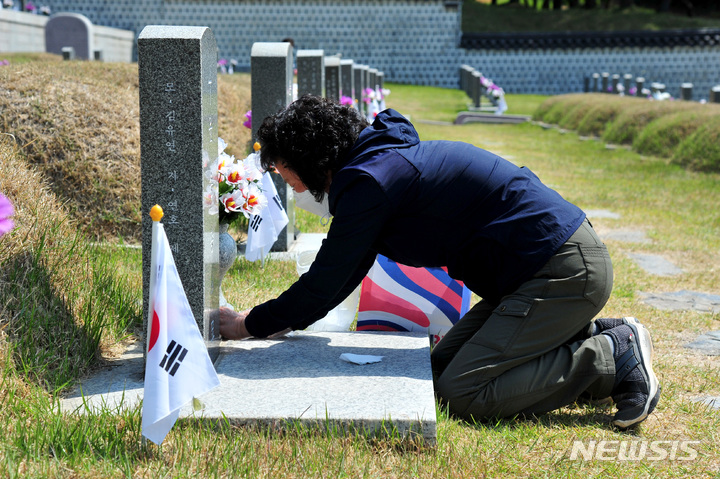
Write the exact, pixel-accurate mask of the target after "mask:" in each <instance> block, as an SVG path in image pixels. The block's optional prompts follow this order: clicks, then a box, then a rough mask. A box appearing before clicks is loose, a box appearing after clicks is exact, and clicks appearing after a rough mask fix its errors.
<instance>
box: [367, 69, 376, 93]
mask: <svg viewBox="0 0 720 479" xmlns="http://www.w3.org/2000/svg"><path fill="white" fill-rule="evenodd" d="M377 74H378V70H377V68H370V69H368V77H369V78H368V81H369V82H370V85H369V87H370V88H372V89H373V90H374V89H375V88H376V87H377Z"/></svg>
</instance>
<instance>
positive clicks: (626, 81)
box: [623, 73, 633, 95]
mask: <svg viewBox="0 0 720 479" xmlns="http://www.w3.org/2000/svg"><path fill="white" fill-rule="evenodd" d="M632 78H633V76H632V73H626V74H624V75H623V86H624V87H625V94H626V95H628V94H629V93H630V88H631V84H632Z"/></svg>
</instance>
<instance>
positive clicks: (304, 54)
mask: <svg viewBox="0 0 720 479" xmlns="http://www.w3.org/2000/svg"><path fill="white" fill-rule="evenodd" d="M179 59H182V61H179ZM217 61H218V49H217V43H216V40H215V36H214V34H213V33H212V31H211V30H210V29H209V28H207V27H185V26H147V27H145V28H144V29H143V31H142V32H141V33H140V35H139V37H138V75H139V90H140V146H141V177H142V199H141V203H142V212H143V218H142V231H143V234H142V238H143V242H142V250H143V255H142V256H143V311H144V313H145V314H144V318H145V319H146V320H147V317H148V315H147V313H148V304H149V284H150V262H151V259H150V257H151V254H150V251H151V238H152V233H151V231H152V220H151V219H150V217H149V215H148V214H147V213H148V212H149V211H150V208H151V207H152V206H153V205H155V204H158V205H160V206H161V207H162V208H163V210H164V211H165V216H164V219H163V224H164V227H165V231H166V234H167V237H168V241H169V243H170V248H171V250H172V251H173V254H174V256H175V261H176V266H177V270H178V274H179V276H180V279H181V281H182V284H183V286H184V288H185V292H186V295H187V297H188V302H189V303H190V307H191V309H192V311H193V314H194V316H195V318H196V320H197V322H198V326H199V328H200V331H202V332H203V336H204V338H205V341H206V343H207V345H208V349H209V351H210V354H211V357H213V359H215V358H216V357H217V355H218V341H219V325H218V324H217V321H216V318H215V317H214V315H213V314H211V313H212V312H213V311H214V310H217V308H218V300H219V273H218V272H219V267H218V261H219V253H218V244H219V236H218V231H219V222H218V216H217V214H212V212H211V210H210V208H208V205H205V204H204V201H203V197H204V193H205V192H207V191H209V190H211V189H212V188H213V187H214V188H217V185H216V184H215V185H213V183H212V181H211V178H212V176H213V175H212V171H211V168H212V167H213V165H214V164H215V162H216V160H217V157H218V134H219V132H218V130H217V126H218V121H217V119H218V101H219V99H218V92H217ZM250 73H251V105H252V116H253V119H255V121H253V122H252V137H253V138H257V131H258V129H259V127H260V125H261V123H262V120H263V119H264V118H266V117H268V116H270V115H273V114H275V113H277V112H278V111H280V110H281V109H283V108H285V107H286V106H287V105H289V104H290V103H291V101H292V99H293V78H294V74H293V73H294V72H293V51H292V45H291V44H290V43H286V42H277V43H255V44H253V46H252V52H251V72H250ZM366 74H367V76H366ZM356 75H357V76H356ZM344 78H345V80H344ZM382 78H383V75H382V73H381V72H374V71H372V69H370V68H369V67H367V66H365V65H355V64H354V63H352V62H351V61H347V60H341V59H340V58H339V57H338V56H334V57H326V56H324V53H323V51H322V50H305V51H303V50H300V51H299V52H298V94H304V93H312V94H318V95H321V96H327V97H328V98H333V99H340V98H341V96H342V95H344V94H346V93H345V92H348V93H350V95H352V96H353V97H354V98H358V97H357V96H355V95H356V92H359V91H360V92H361V91H362V90H363V89H364V88H365V87H367V86H370V85H373V84H374V85H373V86H374V87H378V88H381V87H382V81H383V80H382ZM356 79H357V82H356ZM350 95H348V96H350ZM359 103H360V104H362V103H363V102H362V101H360V102H359ZM273 180H274V181H275V182H276V185H275V186H276V188H277V191H278V196H279V198H278V199H279V201H280V202H281V203H282V205H283V206H284V207H285V210H286V211H287V213H288V219H289V223H288V226H287V227H286V228H285V229H284V230H283V231H282V232H281V234H280V236H279V238H278V240H277V242H276V243H275V246H274V247H273V249H274V250H276V251H278V250H279V251H287V250H288V249H289V248H290V246H291V245H292V242H293V241H294V239H295V231H294V226H293V225H294V215H293V210H294V203H293V198H292V191H291V189H290V188H289V187H288V186H287V185H286V184H285V183H284V182H283V180H282V178H280V177H279V175H273ZM216 196H217V195H216Z"/></svg>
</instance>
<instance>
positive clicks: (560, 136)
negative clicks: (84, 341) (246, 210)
mask: <svg viewBox="0 0 720 479" xmlns="http://www.w3.org/2000/svg"><path fill="white" fill-rule="evenodd" d="M390 88H391V90H392V93H391V95H390V96H389V97H388V106H390V107H393V108H395V109H397V110H398V111H400V112H401V113H403V114H405V115H407V116H409V117H411V118H413V119H414V120H435V121H444V122H449V121H451V119H453V118H454V115H455V114H456V113H457V111H459V110H462V109H464V108H465V103H466V101H467V100H466V98H464V97H463V96H462V95H459V94H458V92H457V91H456V90H449V89H438V88H422V87H411V86H403V85H391V86H390ZM543 99H544V98H542V97H523V96H516V95H510V96H508V104H509V106H510V111H509V113H531V112H532V111H533V110H534V109H535V107H537V106H538V105H539V104H540V103H541V102H542V100H543ZM415 126H416V127H417V130H418V132H419V134H420V136H421V138H422V139H424V140H432V139H449V140H460V141H467V142H470V143H474V144H476V145H478V146H480V147H483V148H486V149H489V150H491V151H494V152H496V153H498V154H500V155H503V156H505V157H506V158H508V159H509V160H511V161H513V162H515V163H516V164H519V165H525V166H528V167H530V168H531V169H532V170H533V171H534V172H535V173H536V174H538V176H539V177H540V178H541V179H542V180H543V181H544V182H545V183H546V184H548V185H550V186H551V187H553V188H555V189H556V190H558V191H559V192H560V193H561V194H562V195H564V196H565V197H566V198H567V199H568V200H570V201H572V202H574V203H576V204H577V205H579V206H580V207H582V208H584V209H608V210H611V211H613V212H616V213H618V214H619V215H620V219H605V218H598V219H593V224H594V225H595V227H596V229H597V230H598V231H599V232H600V233H601V234H604V233H606V232H609V231H612V230H618V229H641V230H643V231H644V232H645V233H646V234H647V236H648V237H649V238H651V240H652V243H649V244H633V243H621V242H617V241H611V240H608V242H607V243H608V248H609V250H610V253H611V256H612V258H613V263H614V269H615V286H614V294H613V296H612V297H611V299H610V301H609V303H608V305H607V306H606V308H605V310H604V313H603V314H605V315H608V316H622V315H630V314H632V315H636V316H638V317H640V318H641V319H642V321H643V322H644V323H645V324H647V325H648V326H649V327H650V328H651V331H652V332H653V337H654V340H655V344H656V358H655V369H656V371H657V373H658V375H659V376H660V379H661V381H662V383H663V390H664V392H663V396H662V399H661V402H660V404H659V406H658V409H657V412H656V413H655V414H653V415H652V416H651V417H650V418H649V419H648V420H647V421H646V422H645V423H643V425H642V426H641V427H640V428H639V429H638V430H636V431H634V432H630V433H619V432H618V431H615V430H613V429H612V428H610V427H609V420H610V417H611V415H612V414H613V409H612V408H611V407H609V406H590V405H572V406H569V407H566V408H562V409H560V410H558V411H555V412H552V413H549V414H545V415H543V416H541V417H538V418H527V419H512V418H511V419H503V420H497V421H492V422H488V423H479V424H468V423H465V422H461V421H457V420H455V419H453V418H449V417H448V416H447V415H446V414H445V413H444V412H443V411H438V444H437V447H436V448H431V447H427V446H424V445H421V444H415V443H412V442H403V441H401V440H400V439H399V438H398V437H393V436H391V437H389V438H385V439H383V438H377V437H367V436H364V435H343V434H340V433H339V432H337V431H335V430H333V429H332V428H329V429H327V430H323V429H315V428H306V427H303V426H301V425H295V426H294V427H290V428H289V429H287V428H286V429H284V430H281V429H275V428H256V427H237V426H232V425H230V424H227V423H223V422H220V423H218V424H209V423H207V422H202V421H197V420H183V421H180V422H179V423H178V424H177V425H176V426H175V428H174V429H173V430H172V431H171V432H170V434H169V435H168V437H167V438H166V441H165V442H164V444H163V446H162V447H156V446H154V445H152V444H146V445H143V444H142V443H141V441H140V413H139V409H132V410H123V411H107V412H104V413H100V414H94V415H89V416H76V415H74V414H63V413H61V412H59V409H58V402H57V401H58V397H59V395H58V394H57V393H56V389H57V388H58V387H61V386H64V385H66V384H67V381H68V380H69V381H71V382H73V381H75V380H77V379H78V376H80V375H82V374H84V373H85V372H86V371H87V369H88V368H89V367H91V366H93V365H98V360H97V353H98V351H99V350H98V349H97V348H95V349H93V348H89V349H85V348H84V347H83V346H81V344H80V342H79V341H80V339H79V338H80V337H81V336H82V335H80V336H77V335H75V333H76V332H78V331H82V332H83V334H84V335H87V336H89V337H91V338H92V337H93V333H92V328H93V326H92V323H93V321H94V318H95V316H97V317H98V319H97V321H99V322H98V323H96V324H97V326H95V328H101V329H102V331H101V332H100V333H99V334H97V333H96V334H95V335H94V337H98V336H99V337H100V338H101V340H100V344H101V348H100V350H101V351H104V352H105V353H106V354H108V353H110V352H112V351H113V345H114V344H118V345H119V344H122V342H123V341H124V340H126V339H127V334H128V332H130V333H133V332H135V333H136V334H137V332H138V328H137V323H138V322H139V319H138V318H137V317H136V315H137V311H138V308H139V301H140V299H141V295H142V292H141V285H140V277H141V273H140V271H141V266H140V263H141V261H140V251H139V250H137V249H129V248H123V247H102V248H91V247H90V246H89V245H87V244H86V243H84V240H82V238H81V237H78V238H77V239H76V237H75V234H74V231H73V228H71V227H70V226H72V225H70V224H68V223H67V220H66V218H67V216H66V215H64V214H63V213H62V211H63V210H62V208H60V206H58V205H55V206H52V204H51V199H50V198H51V196H49V193H47V195H48V196H43V197H42V198H40V195H39V194H38V193H37V192H36V191H32V192H29V191H27V190H28V189H27V188H26V187H25V185H26V182H28V181H33V182H34V184H35V183H37V180H36V177H33V176H31V174H32V172H30V171H29V170H28V171H26V170H21V169H20V168H21V166H20V164H19V163H12V161H16V160H17V155H9V156H8V155H7V150H5V152H6V156H2V155H1V154H2V153H3V149H2V148H0V160H2V161H0V187H1V188H2V191H3V192H4V193H7V194H9V195H10V196H11V197H12V198H14V199H15V201H16V205H19V204H20V203H22V208H19V209H18V225H19V229H18V231H17V232H15V233H13V235H11V236H6V237H3V238H0V289H2V288H4V291H6V294H8V296H5V297H3V300H4V302H3V306H6V305H7V304H8V301H10V302H12V301H15V302H17V304H22V305H24V306H22V307H13V308H7V307H2V308H0V313H1V315H0V365H1V366H0V368H2V369H0V371H1V373H0V374H1V376H0V383H2V387H1V388H0V436H2V437H3V441H1V442H0V476H3V477H352V478H355V477H368V478H376V477H382V478H411V477H413V478H414V477H420V478H446V477H457V478H475V477H618V478H625V477H671V478H672V477H676V478H684V477H693V478H696V477H701V478H702V477H718V471H719V470H720V446H718V444H719V443H720V441H719V440H718V439H720V438H719V437H718V431H720V413H718V412H717V411H712V410H709V409H708V408H707V407H705V406H703V405H701V404H699V403H697V402H694V401H693V400H692V398H693V397H695V396H699V395H715V396H717V395H720V364H719V363H718V361H717V360H716V359H714V358H712V357H706V356H702V355H700V354H697V353H695V352H692V351H689V350H686V349H684V348H683V347H682V344H683V343H684V342H687V341H688V340H689V339H691V338H692V337H694V335H696V334H698V333H700V332H704V331H709V330H718V329H720V314H717V313H714V314H713V313H700V312H692V311H662V310H657V309H654V308H652V307H650V306H648V305H645V304H644V303H642V302H641V301H640V296H639V294H638V293H639V292H641V291H652V292H662V291H677V290H681V289H689V290H697V291H704V292H708V293H713V294H720V292H719V291H718V286H717V285H718V284H720V258H719V257H718V255H717V252H718V251H720V211H718V208H717V192H718V191H720V175H718V174H716V173H697V172H693V171H690V170H687V169H685V168H683V167H681V166H679V165H675V164H668V161H667V160H665V159H662V158H658V157H653V156H641V155H639V154H637V153H635V152H633V151H628V150H626V149H622V148H619V149H607V148H606V147H605V143H604V142H601V141H595V140H585V141H584V140H583V139H581V138H580V137H579V136H578V135H577V134H576V133H572V132H566V133H563V132H562V131H560V130H556V129H547V130H546V129H542V128H540V127H539V126H536V125H534V124H531V123H525V124H522V125H481V124H469V125H462V126H452V125H449V124H448V125H444V124H428V123H423V122H422V121H416V124H415ZM17 161H19V160H17ZM3 168H4V169H3ZM12 175H15V176H14V177H13V176H12ZM22 195H24V196H22ZM21 197H22V198H24V199H22V200H21V199H20V198H21ZM33 204H36V205H42V207H39V208H35V210H32V208H30V206H31V205H33ZM53 208H59V209H57V210H56V209H53ZM46 213H47V214H46ZM34 217H37V218H39V219H38V220H37V226H33V224H32V222H31V220H32V218H34ZM302 221H306V223H304V224H305V225H306V226H305V228H307V229H308V230H310V229H313V228H316V226H315V225H314V222H313V220H312V219H307V218H305V219H303V220H302ZM430 227H431V226H430ZM632 252H645V253H654V254H661V255H663V256H665V257H667V258H668V259H670V260H671V261H673V262H675V263H676V264H677V265H679V266H681V267H682V268H683V269H684V270H685V273H683V274H681V275H678V276H673V277H659V276H653V275H650V274H648V273H646V272H644V270H642V269H640V268H639V267H637V265H635V263H634V262H633V261H631V260H630V259H629V257H628V253H632ZM19 258H27V261H28V262H27V263H24V262H23V263H14V261H18V260H19ZM21 268H22V269H21ZM13 274H14V275H16V276H9V275H13ZM20 275H24V276H23V277H24V278H26V279H24V280H23V281H21V282H20V284H21V285H23V287H24V288H26V289H28V290H32V288H40V289H41V290H42V291H44V292H43V294H42V295H37V294H35V293H33V294H20V293H13V292H12V291H14V290H13V289H12V288H13V287H14V286H13V285H14V284H15V283H14V282H11V281H10V278H16V279H17V278H19V277H20ZM296 277H297V274H296V272H295V266H294V264H293V263H292V262H283V261H278V260H268V261H267V262H266V264H265V266H264V267H263V266H262V265H261V264H260V263H259V262H257V263H249V262H247V261H244V260H242V259H240V260H239V261H238V262H237V263H236V264H235V265H234V266H233V268H231V270H230V271H229V273H228V274H227V276H226V280H225V281H224V282H223V289H224V291H225V293H226V296H227V298H228V300H229V301H230V303H232V304H234V305H235V306H236V307H237V308H246V307H251V306H252V305H254V304H257V303H259V302H261V301H265V300H267V299H271V298H273V297H275V296H276V295H278V294H279V293H281V292H282V291H283V290H284V289H285V288H287V287H288V286H289V285H290V284H292V282H293V281H294V280H295V278H296ZM78 278H81V279H78ZM14 281H15V282H17V281H16V280H14ZM7 291H10V293H7ZM48 295H50V297H49V298H46V299H43V298H45V297H46V296H48ZM93 295H105V296H106V299H103V300H98V302H96V303H93V305H92V307H89V306H84V304H85V302H87V301H88V299H89V298H91V297H92V296H93ZM33 308H34V309H35V310H39V309H44V310H45V311H44V315H43V318H45V319H44V321H46V324H47V325H41V326H40V327H39V329H40V332H36V331H35V328H37V327H38V326H36V325H35V324H31V323H22V322H21V323H18V318H17V317H16V315H17V314H18V312H20V311H22V312H24V313H23V314H27V315H28V316H30V315H31V313H32V311H33ZM47 310H50V312H48V311H47ZM96 311H104V313H103V314H102V315H96V314H95V312H96ZM100 316H103V317H104V319H102V320H101V319H99V318H100ZM35 317H39V316H38V315H36V316H35ZM123 318H125V319H123ZM23 324H24V325H25V326H23ZM48 327H53V328H60V331H56V330H52V329H47V328H48ZM69 333H73V334H69ZM31 334H39V336H29V338H25V337H24V336H25V335H31ZM65 336H68V337H70V338H71V339H70V340H69V341H68V340H67V339H63V338H65ZM75 341H78V342H77V343H75ZM93 341H95V340H91V344H95V343H93ZM69 344H74V345H75V346H76V347H74V348H73V347H69ZM33 345H35V346H37V347H36V348H35V349H34V351H35V352H36V353H37V354H38V356H39V359H37V363H38V364H33V365H31V366H32V367H26V366H24V365H25V364H28V363H29V362H30V359H31V358H30V356H31V353H32V352H33V348H32V346H33ZM40 346H42V348H43V349H45V350H47V351H48V352H42V351H38V349H40ZM43 355H46V356H43ZM67 355H71V356H72V358H73V360H74V361H79V362H80V363H81V364H82V367H80V368H77V369H67V368H64V370H65V371H66V372H65V373H64V374H63V375H60V374H55V373H53V374H49V373H48V372H47V371H51V370H54V368H56V364H55V363H61V362H62V358H63V357H65V356H67ZM50 363H52V364H50ZM36 371H40V373H38V372H36ZM43 371H45V372H43ZM39 377H42V378H45V379H43V380H38V378H39ZM238 394H242V391H238ZM626 439H627V440H640V441H644V440H647V441H653V440H682V439H690V440H697V441H700V445H699V447H698V454H699V456H698V458H697V459H696V460H694V461H677V460H675V461H673V460H670V459H665V460H659V461H602V460H590V461H585V460H574V461H573V460H570V459H569V452H570V449H571V447H572V444H573V441H575V440H580V441H586V442H587V441H590V440H609V441H620V440H626Z"/></svg>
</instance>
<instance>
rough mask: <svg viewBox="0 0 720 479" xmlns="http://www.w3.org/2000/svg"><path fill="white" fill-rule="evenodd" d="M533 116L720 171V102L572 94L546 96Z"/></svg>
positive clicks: (682, 162)
mask: <svg viewBox="0 0 720 479" xmlns="http://www.w3.org/2000/svg"><path fill="white" fill-rule="evenodd" d="M533 119H535V120H540V121H545V122H548V123H554V124H558V125H559V126H561V127H562V128H566V129H575V130H577V132H578V133H579V134H581V135H595V136H600V137H602V139H603V140H605V141H607V142H610V143H624V144H632V147H633V149H635V150H636V151H637V152H638V153H642V154H649V155H657V156H662V157H665V158H671V159H672V161H673V162H675V163H678V164H680V165H683V166H685V167H688V168H690V169H694V170H700V171H720V146H718V145H719V143H718V139H719V138H720V105H715V104H700V103H694V102H686V101H652V100H647V99H643V98H636V97H621V96H617V95H607V94H597V93H586V94H571V95H558V96H555V97H551V98H549V99H547V100H546V101H544V102H543V103H542V104H541V105H540V106H539V107H538V109H537V111H536V112H535V114H534V115H533Z"/></svg>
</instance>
